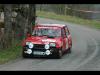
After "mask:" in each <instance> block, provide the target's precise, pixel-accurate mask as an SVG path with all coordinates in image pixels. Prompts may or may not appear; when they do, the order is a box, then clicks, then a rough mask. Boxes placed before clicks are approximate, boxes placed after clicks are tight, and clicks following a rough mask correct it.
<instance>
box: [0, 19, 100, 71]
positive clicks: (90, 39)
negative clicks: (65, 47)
mask: <svg viewBox="0 0 100 75" xmlns="http://www.w3.org/2000/svg"><path fill="white" fill-rule="evenodd" d="M37 20H38V23H59V24H66V25H68V27H69V30H70V32H71V35H72V41H73V46H72V53H71V54H66V55H64V56H63V57H62V59H44V58H33V59H32V58H31V59H24V58H19V59H17V60H15V61H13V62H9V63H6V64H3V65H0V71H25V70H27V71H98V70H100V31H99V30H96V29H92V28H88V27H84V26H81V25H77V24H73V23H68V22H63V21H57V20H51V19H45V18H38V19H37Z"/></svg>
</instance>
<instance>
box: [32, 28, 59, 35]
mask: <svg viewBox="0 0 100 75" xmlns="http://www.w3.org/2000/svg"><path fill="white" fill-rule="evenodd" d="M32 35H33V36H47V37H59V36H61V30H60V28H58V29H53V28H37V29H35V30H34V31H33V33H32Z"/></svg>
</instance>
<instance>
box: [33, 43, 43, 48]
mask: <svg viewBox="0 0 100 75" xmlns="http://www.w3.org/2000/svg"><path fill="white" fill-rule="evenodd" d="M44 47H45V45H41V44H34V49H44Z"/></svg>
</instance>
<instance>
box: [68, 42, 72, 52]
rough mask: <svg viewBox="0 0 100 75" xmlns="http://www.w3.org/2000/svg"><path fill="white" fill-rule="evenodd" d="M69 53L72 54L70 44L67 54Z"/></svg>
mask: <svg viewBox="0 0 100 75" xmlns="http://www.w3.org/2000/svg"><path fill="white" fill-rule="evenodd" d="M71 52H72V44H71V46H70V47H69V49H68V53H71Z"/></svg>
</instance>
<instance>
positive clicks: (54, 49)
mask: <svg viewBox="0 0 100 75" xmlns="http://www.w3.org/2000/svg"><path fill="white" fill-rule="evenodd" d="M71 48H72V38H71V34H70V32H69V29H68V27H67V25H62V24H37V25H36V26H35V27H34V30H33V32H32V35H30V36H28V37H27V38H26V39H25V40H24V41H23V52H22V55H23V57H24V58H25V57H49V56H50V57H51V56H53V57H56V58H61V57H62V55H63V54H64V53H66V52H68V53H71Z"/></svg>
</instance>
